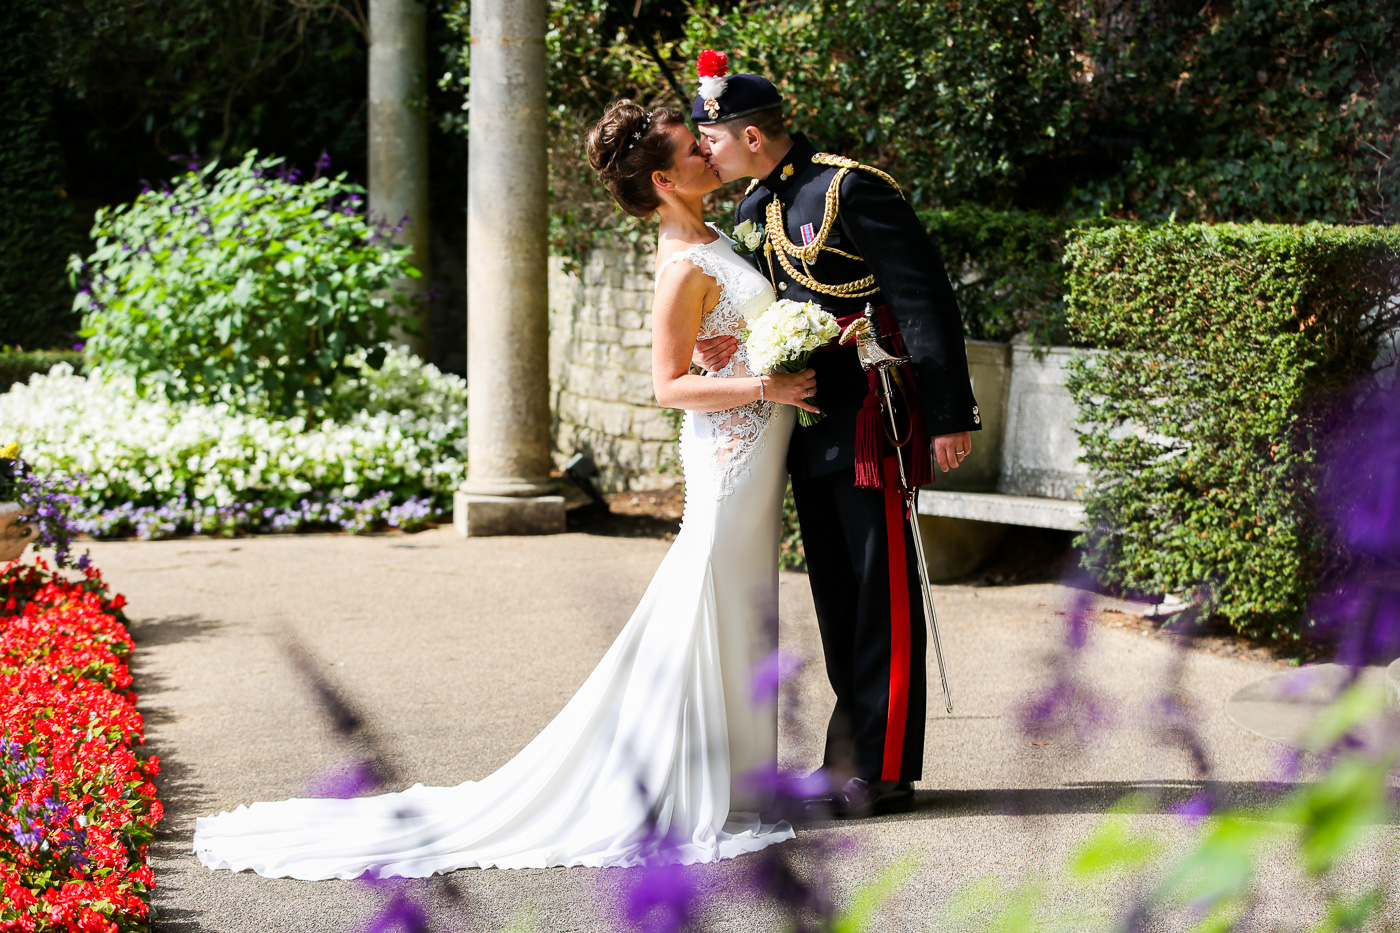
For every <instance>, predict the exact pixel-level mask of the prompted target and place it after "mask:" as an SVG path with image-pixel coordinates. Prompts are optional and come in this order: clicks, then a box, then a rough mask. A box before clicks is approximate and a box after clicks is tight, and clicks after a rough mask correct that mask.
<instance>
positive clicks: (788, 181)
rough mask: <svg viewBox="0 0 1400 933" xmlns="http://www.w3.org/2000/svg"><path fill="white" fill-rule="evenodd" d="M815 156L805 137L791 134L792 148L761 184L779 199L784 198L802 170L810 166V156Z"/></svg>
mask: <svg viewBox="0 0 1400 933" xmlns="http://www.w3.org/2000/svg"><path fill="white" fill-rule="evenodd" d="M816 154H817V148H816V147H815V146H813V145H812V144H811V143H810V142H808V141H807V137H806V136H804V135H803V134H802V133H793V134H792V148H791V149H789V150H788V153H787V155H785V156H783V158H782V161H780V162H779V163H778V165H777V167H776V168H774V169H773V171H772V172H770V173H769V174H768V177H767V178H765V179H763V181H762V182H761V184H762V185H763V187H765V188H767V189H768V190H769V191H771V192H773V193H774V194H775V195H777V196H778V197H779V198H783V197H785V196H786V195H787V192H788V190H789V189H790V188H792V186H793V185H794V184H796V182H797V178H798V176H799V175H801V174H802V170H803V169H804V168H806V167H807V166H808V165H810V164H811V162H812V156H814V155H816Z"/></svg>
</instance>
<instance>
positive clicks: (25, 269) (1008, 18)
mask: <svg viewBox="0 0 1400 933" xmlns="http://www.w3.org/2000/svg"><path fill="white" fill-rule="evenodd" d="M427 7H428V15H429V40H428V41H429V46H430V48H429V73H430V74H431V75H433V76H435V77H437V78H438V80H437V81H436V83H435V84H434V85H433V86H432V89H431V90H430V93H429V95H428V99H427V100H426V101H424V106H426V107H427V108H428V110H429V112H430V114H431V116H432V118H433V125H434V129H433V133H432V138H431V147H432V152H431V158H430V163H431V174H432V178H431V190H432V191H433V197H434V204H435V213H436V217H437V221H436V222H435V224H434V227H435V231H434V239H435V244H434V254H435V255H439V256H442V257H444V258H445V259H446V260H448V261H444V262H440V263H438V264H437V266H438V271H437V272H435V278H436V279H437V280H438V281H437V284H439V285H440V286H441V288H440V292H441V297H440V298H439V299H438V300H437V301H436V303H435V306H434V308H433V310H432V321H433V326H432V333H431V335H430V336H431V338H432V344H433V349H432V358H433V361H434V362H436V363H439V364H446V365H447V367H448V368H449V369H457V368H459V367H460V366H461V361H462V346H461V344H462V342H463V341H464V339H465V336H464V335H465V327H464V326H459V325H460V324H461V321H462V318H463V315H464V313H465V312H464V310H463V309H464V302H465V299H464V292H463V289H462V283H461V281H460V272H459V271H453V270H455V268H456V267H457V266H460V265H461V263H460V262H457V261H456V260H457V259H458V258H459V257H460V256H461V255H462V254H463V251H464V248H465V240H464V230H463V222H464V221H463V217H464V210H463V207H464V202H465V196H466V190H465V177H466V173H465V159H466V145H465V132H466V130H467V127H468V112H467V111H466V110H465V109H464V104H465V102H466V100H467V98H468V96H469V84H468V81H467V65H468V59H469V45H468V38H469V37H468V35H467V33H468V31H469V30H468V21H469V2H468V0H429V2H428V4H427ZM634 10H635V12H636V13H637V15H636V16H633V12H634ZM550 11H551V12H550V26H551V28H550V33H549V40H548V41H549V48H550V69H551V71H550V103H551V134H552V146H553V150H552V155H553V159H552V162H553V166H552V172H553V174H552V185H553V192H552V194H553V196H554V197H553V204H554V216H555V222H554V228H553V229H554V231H555V236H554V247H555V249H556V251H558V252H561V253H564V254H567V255H578V253H579V252H580V251H582V250H585V249H587V248H588V247H589V246H591V245H593V244H594V243H597V242H607V241H608V240H609V239H610V238H612V237H614V236H616V235H617V233H618V230H619V229H621V230H622V231H623V234H624V235H626V236H630V237H633V238H635V237H636V236H639V235H640V230H639V228H638V227H637V225H635V224H632V223H630V222H629V221H626V220H624V219H623V217H622V215H621V214H620V212H617V211H616V210H615V209H614V208H613V206H612V205H611V204H610V202H608V200H607V199H606V197H605V195H604V192H603V191H602V190H601V189H600V188H599V187H598V186H597V185H596V183H595V182H594V180H593V179H592V178H591V177H589V173H588V172H587V168H586V165H585V164H584V161H583V160H582V159H581V158H580V157H579V153H580V145H581V133H582V130H583V127H584V126H586V124H587V121H588V120H590V119H592V118H594V117H596V115H597V114H598V113H599V112H601V110H602V107H603V106H604V104H606V103H607V102H608V101H609V100H610V99H612V98H614V97H617V96H621V95H629V96H636V97H640V98H643V99H646V100H665V101H668V102H671V103H676V102H677V101H676V98H677V91H679V92H680V93H681V94H683V95H688V93H689V90H688V89H689V87H690V84H691V83H692V70H693V69H692V63H693V61H694V55H695V53H696V52H698V51H699V49H701V48H704V47H708V46H713V47H716V48H726V49H729V50H730V52H731V55H732V58H733V60H734V62H735V65H736V67H738V68H740V69H750V70H755V71H761V72H763V73H765V74H768V75H770V76H772V77H773V78H774V79H775V80H777V81H778V83H779V84H780V85H781V86H782V87H783V89H784V91H785V93H786V94H787V97H788V100H789V101H790V105H789V108H788V109H789V113H790V116H791V121H792V123H793V125H794V126H795V127H796V128H799V129H802V130H804V131H806V132H807V133H808V134H809V135H811V136H812V137H813V139H814V140H816V142H817V143H818V144H819V145H820V146H822V147H823V148H827V149H830V150H832V151H837V152H843V153H846V154H848V155H850V156H853V157H855V158H858V159H861V160H863V161H868V162H873V163H876V164H879V165H881V166H883V167H885V168H887V169H889V170H890V171H892V172H893V173H894V174H895V176H896V177H898V178H899V179H900V180H901V181H902V182H903V183H904V185H905V187H906V188H907V189H908V191H909V193H910V196H911V198H912V199H913V201H914V203H915V204H916V206H917V207H919V208H920V209H921V210H923V211H925V212H926V214H925V216H926V217H927V218H928V220H929V223H930V226H931V227H932V228H933V229H934V230H935V233H937V234H940V242H941V243H942V244H943V248H944V250H945V251H946V252H947V253H948V254H949V257H950V260H951V263H950V264H951V265H952V266H953V267H954V270H953V271H954V272H955V278H961V277H962V276H959V275H956V273H958V272H960V271H969V270H973V269H976V270H978V271H982V270H990V274H989V275H983V276H982V277H981V278H979V280H978V282H977V284H976V286H975V287H974V286H969V287H968V290H967V294H965V295H964V296H963V303H964V305H965V310H966V313H967V316H968V323H969V332H970V333H971V334H973V335H974V336H980V337H987V338H992V339H1003V338H1005V337H1007V336H1009V335H1010V334H1012V333H1014V332H1016V331H1018V330H1025V329H1028V328H1029V329H1036V328H1039V330H1040V332H1041V333H1042V334H1043V335H1044V336H1046V337H1047V338H1048V337H1052V336H1054V335H1063V333H1064V332H1063V326H1062V322H1063V314H1062V311H1063V304H1062V301H1061V295H1062V294H1063V287H1062V284H1061V283H1062V278H1061V273H1060V266H1059V264H1058V258H1059V250H1060V247H1061V236H1060V235H1059V234H1060V233H1061V232H1062V231H1063V230H1064V229H1066V227H1068V226H1069V225H1071V224H1073V223H1075V222H1076V221H1082V220H1085V219H1093V218H1098V217H1114V218H1124V219H1141V220H1166V219H1167V218H1169V217H1173V216H1175V217H1176V218H1177V219H1178V220H1205V221H1250V220H1262V221H1275V222H1287V223H1299V222H1307V221H1313V220H1317V221H1325V222H1365V223H1394V222H1396V220H1397V215H1396V207H1395V201H1396V199H1397V196H1400V165H1398V164H1397V162H1398V161H1400V160H1397V159H1395V158H1393V146H1394V134H1395V131H1396V126H1397V122H1400V67H1397V66H1400V51H1397V50H1400V10H1397V9H1396V7H1395V6H1394V5H1393V4H1369V3H1365V2H1362V0H1330V2H1323V0H1235V2H1229V3H1226V2H1223V0H1214V2H1206V3H1200V2H1197V0H1116V2H1115V0H997V2H990V0H983V2H968V0H940V2H932V3H928V2H922V0H859V2H857V0H771V2H746V0H718V2H703V0H702V2H698V3H695V4H693V5H692V4H684V3H670V2H661V0H643V2H642V3H640V4H634V3H631V2H628V3H614V2H607V0H552V2H551V3H550ZM0 25H3V27H4V29H3V30H0V37H3V38H0V45H2V46H3V51H4V55H3V57H0V61H3V62H4V64H3V65H0V68H4V70H5V78H6V80H5V81H4V82H3V84H0V97H2V98H3V109H2V110H0V112H4V113H5V114H6V118H5V122H4V123H3V129H2V130H0V134H3V143H4V144H3V145H2V146H0V198H3V199H4V203H3V205H0V206H2V207H3V209H4V212H5V216H6V217H7V218H9V219H10V222H9V223H8V224H7V225H6V230H5V231H4V232H3V233H0V301H3V302H4V313H3V314H0V344H8V345H22V346H25V347H26V348H29V349H49V348H53V347H57V346H60V345H62V344H63V343H64V342H65V341H67V342H69V343H71V339H70V338H69V337H68V336H67V335H70V334H72V333H76V332H77V330H78V329H79V322H78V320H77V318H76V316H75V315H74V314H73V313H72V312H71V311H70V310H69V306H68V296H69V295H71V288H70V286H69V285H68V284H67V281H66V280H67V276H66V272H65V263H66V259H67V256H68V254H69V253H70V252H86V246H85V242H84V241H85V239H86V237H87V235H88V230H89V227H90V226H91V221H92V216H93V214H94V213H95V212H96V210H97V209H98V208H100V207H103V206H110V205H115V204H119V203H125V202H128V201H130V200H131V199H132V198H134V197H135V196H136V194H137V193H138V192H139V191H140V189H141V187H142V183H143V180H146V181H148V182H150V183H151V184H154V185H159V183H160V182H162V181H165V180H170V179H172V178H173V177H174V176H176V175H178V174H179V173H180V172H181V171H183V169H184V167H185V165H186V164H187V162H188V160H187V159H186V158H183V157H185V156H188V155H189V154H191V153H196V154H199V155H198V158H199V161H204V160H207V159H209V158H213V157H218V158H220V159H222V160H223V161H224V163H225V164H228V163H230V162H231V161H237V160H240V159H241V158H242V157H243V156H244V155H245V154H246V153H247V152H248V151H249V150H250V149H254V148H256V149H258V150H259V151H260V152H262V153H263V154H265V155H274V156H281V157H285V158H286V159H288V160H289V162H290V163H291V164H294V165H297V166H300V167H302V168H304V169H309V168H310V166H311V165H312V164H313V163H314V162H315V160H316V159H317V157H318V156H319V155H320V154H321V152H322V151H325V152H327V153H328V154H329V155H330V157H331V160H332V165H333V170H334V171H336V172H339V171H342V170H343V171H345V172H347V173H348V178H349V180H350V181H352V182H358V183H363V182H364V181H365V176H366V154H365V153H366V144H367V141H366V105H365V88H366V46H365V31H366V28H367V25H366V22H365V18H364V12H363V9H362V8H361V6H360V5H359V4H357V3H354V2H350V0H346V2H342V0H298V2H296V3H293V2H291V0H251V2H234V0H212V2H205V0H152V2H137V0H53V2H44V3H41V2H38V0H13V2H11V3H8V4H6V5H5V9H4V11H3V12H0ZM668 74H669V78H668ZM670 79H674V82H675V83H674V84H673V83H672V81H671V80H670ZM172 160H173V161H172ZM733 193H734V192H729V195H730V196H732V195H733ZM438 205H440V207H439V206H438ZM723 207H724V205H723V204H717V205H716V208H717V209H722V208H723ZM1006 230H1024V231H1026V232H1027V234H1032V233H1033V235H1026V236H1013V237H1007V236H1005V235H1004V231H1006Z"/></svg>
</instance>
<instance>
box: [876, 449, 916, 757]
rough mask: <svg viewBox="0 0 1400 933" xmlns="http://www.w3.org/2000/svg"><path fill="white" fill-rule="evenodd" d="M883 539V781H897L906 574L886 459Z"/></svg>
mask: <svg viewBox="0 0 1400 933" xmlns="http://www.w3.org/2000/svg"><path fill="white" fill-rule="evenodd" d="M884 467H885V537H886V539H887V540H888V541H889V561H890V694H889V703H890V705H889V719H888V721H887V722H886V724H885V765H884V770H883V771H881V773H880V779H881V780H884V781H898V780H899V772H900V766H901V765H902V764H903V761H904V722H905V718H906V717H907V716H908V714H909V655H910V647H909V638H910V634H909V574H908V568H909V565H908V562H907V558H906V555H905V551H904V499H903V497H902V496H900V494H899V463H898V461H897V460H896V459H895V458H894V457H886V458H885V462H884Z"/></svg>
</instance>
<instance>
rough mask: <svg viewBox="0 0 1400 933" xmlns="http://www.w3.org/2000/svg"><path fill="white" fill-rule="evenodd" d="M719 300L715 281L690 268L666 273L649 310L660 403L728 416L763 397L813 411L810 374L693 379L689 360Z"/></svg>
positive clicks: (681, 265) (683, 265)
mask: <svg viewBox="0 0 1400 933" xmlns="http://www.w3.org/2000/svg"><path fill="white" fill-rule="evenodd" d="M718 298H719V286H718V285H716V284H715V280H714V279H712V278H710V277H709V276H708V275H705V274H704V273H703V272H701V271H700V270H699V269H698V268H696V267H695V266H694V265H693V264H691V263H689V262H685V261H680V262H673V263H671V264H670V265H669V266H667V267H666V269H665V270H664V271H662V273H661V280H660V281H659V282H658V283H657V287H656V298H655V300H654V301H653V302H652V305H651V382H652V388H653V389H654V390H655V392H656V401H657V402H658V403H660V404H661V405H662V407H664V408H684V409H687V410H689V411H725V410H727V409H730V408H737V407H739V406H740V405H743V404H745V403H747V402H752V401H756V400H757V399H759V398H760V397H762V398H765V399H767V400H768V401H770V402H783V403H785V404H788V405H798V406H799V407H802V408H806V409H807V410H808V411H814V410H815V408H814V407H813V406H812V405H811V404H810V403H808V402H807V401H806V398H807V397H808V395H810V394H811V393H812V392H814V391H815V389H816V377H815V375H814V374H813V373H812V371H811V370H810V369H808V370H804V371H803V372H800V373H772V374H769V375H766V376H734V377H730V378H726V379H712V378H707V377H705V376H696V375H692V374H691V372H690V354H691V351H692V350H694V349H695V338H696V337H697V336H698V335H699V333H700V316H701V315H702V314H703V313H704V310H705V308H706V307H707V306H709V307H713V306H714V303H715V302H716V301H717V300H718ZM760 384H762V394H761V395H760V391H759V386H760Z"/></svg>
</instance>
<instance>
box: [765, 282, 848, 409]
mask: <svg viewBox="0 0 1400 933" xmlns="http://www.w3.org/2000/svg"><path fill="white" fill-rule="evenodd" d="M840 333H841V328H840V326H839V325H838V324H837V323H836V318H834V317H832V316H831V315H830V314H828V313H827V312H826V311H823V310H822V309H821V308H820V307H819V306H818V305H817V304H816V303H815V302H811V301H805V302H803V301H790V300H788V299H786V298H779V299H778V300H777V301H775V302H773V303H772V304H771V305H769V306H768V309H767V310H766V311H764V312H763V313H762V314H761V315H759V317H758V320H757V321H755V322H754V323H753V324H751V325H750V326H749V330H748V334H747V335H746V337H745V340H744V342H745V344H746V345H747V346H748V348H749V366H750V367H752V369H753V371H754V372H755V373H759V374H762V373H771V372H773V371H775V370H777V369H780V368H781V369H785V370H787V371H788V372H790V373H800V372H801V371H802V370H804V369H806V368H807V361H808V360H809V359H810V358H811V356H812V351H814V350H816V349H817V348H818V347H824V346H826V345H827V344H828V343H830V342H831V341H832V340H834V339H835V338H836V337H837V336H838V335H839V334H840ZM825 417H826V413H825V412H820V411H818V412H810V411H807V410H805V409H798V411H797V420H798V423H799V424H801V425H802V426H803V427H809V426H811V425H814V424H816V423H817V422H818V421H820V420H822V419H823V418H825Z"/></svg>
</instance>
